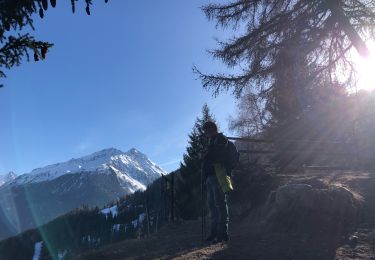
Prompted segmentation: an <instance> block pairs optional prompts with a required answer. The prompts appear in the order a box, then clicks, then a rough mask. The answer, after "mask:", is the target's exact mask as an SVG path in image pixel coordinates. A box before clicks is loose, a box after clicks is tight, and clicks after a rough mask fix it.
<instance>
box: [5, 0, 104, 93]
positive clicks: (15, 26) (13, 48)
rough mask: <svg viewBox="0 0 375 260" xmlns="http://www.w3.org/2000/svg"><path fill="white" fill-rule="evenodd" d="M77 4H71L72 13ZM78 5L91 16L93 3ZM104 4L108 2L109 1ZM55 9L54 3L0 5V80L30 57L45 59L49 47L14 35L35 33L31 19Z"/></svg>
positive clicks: (26, 0) (36, 0)
mask: <svg viewBox="0 0 375 260" xmlns="http://www.w3.org/2000/svg"><path fill="white" fill-rule="evenodd" d="M60 1H62V0H60ZM64 1H69V0H64ZM77 1H78V0H70V2H71V6H72V12H73V13H74V12H75V9H76V8H75V6H76V2H77ZM81 1H85V3H86V13H87V15H90V13H91V11H90V6H91V5H92V0H81ZM104 1H105V2H106V3H107V2H108V0H104ZM56 5H57V1H56V0H23V1H19V0H17V1H16V0H2V1H0V78H1V77H5V73H4V71H3V70H4V69H11V68H12V67H13V66H18V65H20V64H21V62H22V61H23V59H24V58H26V60H27V61H29V60H30V54H31V55H33V58H34V60H35V61H39V60H40V59H45V58H46V54H47V52H48V49H49V48H51V47H52V46H53V44H52V43H50V42H47V41H40V40H36V39H35V38H34V37H33V36H32V35H30V34H29V33H26V34H20V33H17V32H20V31H21V30H22V29H24V28H25V27H30V28H31V29H33V30H35V28H34V21H33V15H34V14H37V15H39V16H40V18H43V17H44V15H45V12H46V11H47V10H48V8H50V6H51V7H56ZM2 86H3V85H1V84H0V87H2Z"/></svg>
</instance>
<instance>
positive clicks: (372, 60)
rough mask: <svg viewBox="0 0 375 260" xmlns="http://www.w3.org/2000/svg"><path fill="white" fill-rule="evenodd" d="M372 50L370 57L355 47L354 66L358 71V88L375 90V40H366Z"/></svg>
mask: <svg viewBox="0 0 375 260" xmlns="http://www.w3.org/2000/svg"><path fill="white" fill-rule="evenodd" d="M366 44H367V47H368V49H369V51H370V55H369V56H368V57H361V56H360V55H359V54H358V52H357V51H356V50H355V49H353V56H352V57H353V61H354V66H355V68H356V70H357V72H358V83H357V90H366V91H373V90H375V41H373V40H372V41H368V42H366Z"/></svg>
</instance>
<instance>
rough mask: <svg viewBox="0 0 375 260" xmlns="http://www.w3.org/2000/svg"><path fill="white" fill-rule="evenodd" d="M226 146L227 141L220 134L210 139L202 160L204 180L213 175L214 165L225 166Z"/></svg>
mask: <svg viewBox="0 0 375 260" xmlns="http://www.w3.org/2000/svg"><path fill="white" fill-rule="evenodd" d="M227 145H228V139H227V138H226V137H225V136H224V135H223V134H222V133H218V134H216V135H215V136H213V137H211V138H210V140H209V142H208V147H207V152H206V154H205V156H204V158H203V165H202V170H203V175H204V179H206V178H207V176H210V175H215V168H214V165H213V164H214V163H222V164H225V162H226V149H227Z"/></svg>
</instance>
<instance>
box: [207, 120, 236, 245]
mask: <svg viewBox="0 0 375 260" xmlns="http://www.w3.org/2000/svg"><path fill="white" fill-rule="evenodd" d="M203 132H204V134H205V135H206V137H207V138H208V139H209V141H208V147H207V150H206V152H205V153H204V154H201V155H200V157H201V159H202V174H203V181H204V183H205V187H206V191H207V204H208V208H209V211H210V222H211V223H210V235H209V236H208V237H207V239H206V242H227V241H228V240H229V236H228V222H229V216H228V204H227V193H228V192H229V191H230V190H232V189H233V188H232V184H231V182H230V178H229V176H230V173H231V171H232V167H231V166H230V165H228V161H230V159H229V158H228V157H230V156H231V155H230V154H228V146H229V144H231V145H233V147H234V149H235V146H234V144H233V143H231V142H229V141H228V139H227V138H226V137H225V136H224V135H223V134H222V133H219V132H218V129H217V126H216V124H215V123H213V122H206V123H205V124H204V125H203ZM235 152H236V153H238V152H237V150H235ZM220 174H221V175H220ZM228 181H229V182H228Z"/></svg>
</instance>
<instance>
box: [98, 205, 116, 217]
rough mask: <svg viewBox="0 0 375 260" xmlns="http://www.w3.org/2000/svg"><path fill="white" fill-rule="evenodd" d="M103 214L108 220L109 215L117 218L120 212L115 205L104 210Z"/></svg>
mask: <svg viewBox="0 0 375 260" xmlns="http://www.w3.org/2000/svg"><path fill="white" fill-rule="evenodd" d="M100 212H101V213H102V214H104V215H105V217H106V218H108V215H109V214H111V215H112V218H115V217H117V215H118V211H117V205H114V206H112V207H110V208H104V209H102V210H101V211H100Z"/></svg>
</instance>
